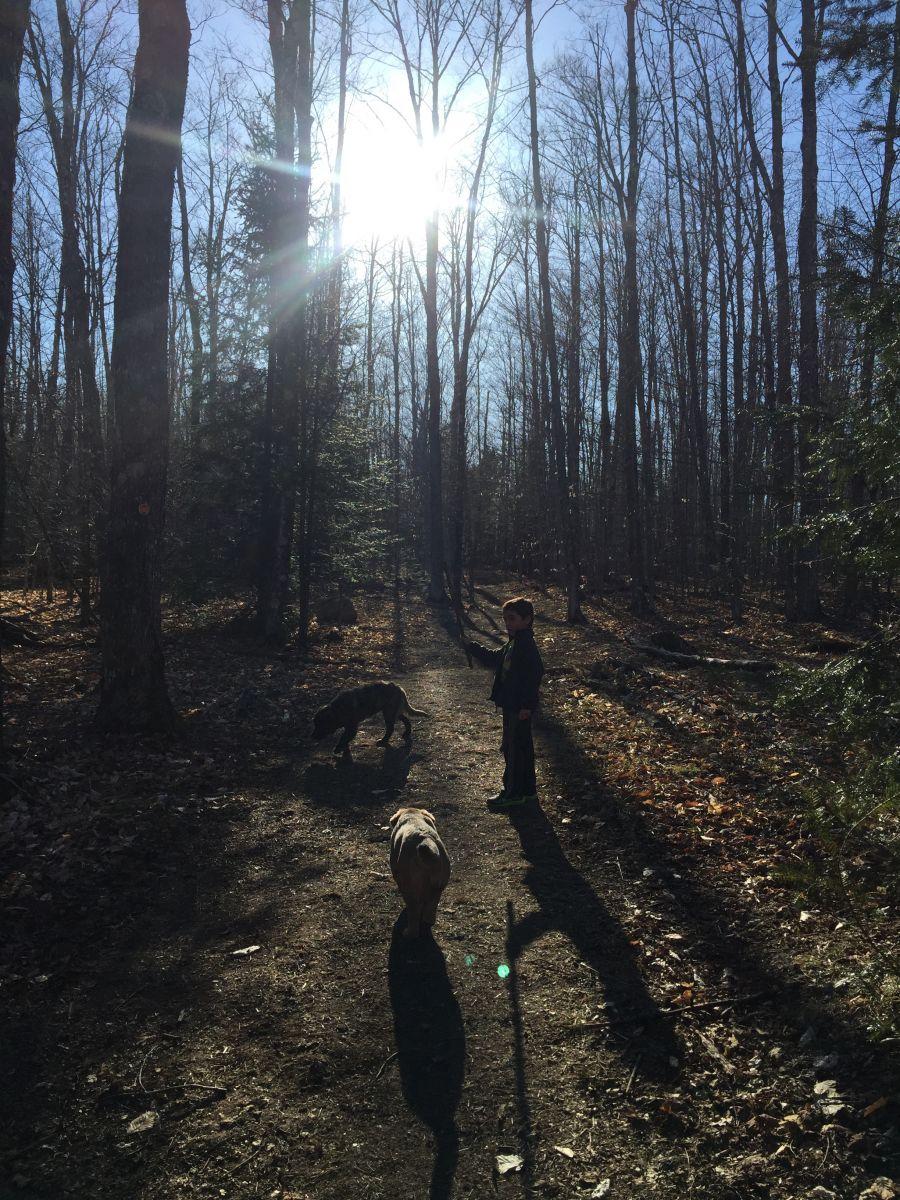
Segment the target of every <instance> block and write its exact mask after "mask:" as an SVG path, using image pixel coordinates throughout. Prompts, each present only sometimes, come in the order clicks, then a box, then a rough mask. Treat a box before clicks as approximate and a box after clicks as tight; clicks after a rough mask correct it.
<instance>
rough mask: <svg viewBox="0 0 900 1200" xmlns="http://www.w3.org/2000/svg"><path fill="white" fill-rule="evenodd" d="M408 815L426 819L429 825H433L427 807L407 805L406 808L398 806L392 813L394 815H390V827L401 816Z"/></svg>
mask: <svg viewBox="0 0 900 1200" xmlns="http://www.w3.org/2000/svg"><path fill="white" fill-rule="evenodd" d="M408 816H415V817H417V818H418V819H419V820H424V821H427V822H428V824H429V825H434V823H435V821H434V817H433V816H432V814H431V813H430V812H429V811H428V809H427V808H416V807H414V806H409V807H407V808H398V809H397V811H396V812H395V813H394V815H393V816H392V817H391V819H390V821H389V822H388V823H389V825H390V827H391V829H393V828H394V826H395V825H396V824H397V822H398V821H399V820H400V818H401V817H408Z"/></svg>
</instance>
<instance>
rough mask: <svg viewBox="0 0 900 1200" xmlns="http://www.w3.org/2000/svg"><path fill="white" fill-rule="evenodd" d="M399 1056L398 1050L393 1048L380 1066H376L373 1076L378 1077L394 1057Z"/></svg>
mask: <svg viewBox="0 0 900 1200" xmlns="http://www.w3.org/2000/svg"><path fill="white" fill-rule="evenodd" d="M399 1057H400V1051H399V1050H395V1051H394V1053H393V1054H389V1055H388V1056H387V1058H386V1059H385V1060H384V1062H383V1063H382V1064H381V1066H380V1067H379V1068H378V1071H377V1073H376V1075H375V1078H376V1079H380V1078H381V1076H382V1075H383V1074H384V1071H385V1069H386V1068H387V1067H389V1066H390V1065H391V1063H392V1062H393V1061H394V1059H395V1058H399Z"/></svg>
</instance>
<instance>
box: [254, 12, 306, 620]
mask: <svg viewBox="0 0 900 1200" xmlns="http://www.w3.org/2000/svg"><path fill="white" fill-rule="evenodd" d="M268 19H269V46H270V50H271V55H272V68H273V72H274V77H275V110H274V118H275V159H276V162H277V164H278V167H277V169H276V170H275V171H274V174H273V180H272V185H273V191H274V197H273V210H274V212H273V217H272V227H271V230H270V248H269V254H270V260H269V261H270V269H269V278H268V289H269V296H268V302H269V328H270V339H271V347H270V355H269V370H270V374H271V379H270V381H269V388H270V405H269V416H270V420H269V428H268V429H267V430H266V441H267V447H268V454H267V456H266V464H265V468H264V477H263V503H262V511H261V516H260V547H259V571H258V581H257V598H256V616H257V628H258V631H259V633H260V635H261V636H262V637H263V638H264V639H265V640H266V641H269V642H273V643H278V642H282V641H283V640H284V637H285V628H284V615H285V610H286V608H287V602H288V591H289V571H288V567H289V564H290V556H291V547H292V542H293V529H294V510H295V503H296V488H297V438H298V426H299V402H298V382H299V352H300V337H299V330H298V323H299V322H298V317H299V313H300V310H301V307H302V306H303V305H304V304H305V298H304V295H303V287H302V284H301V281H300V279H299V278H298V275H299V267H300V266H302V265H304V264H298V259H297V250H296V247H297V243H298V240H299V236H300V231H299V229H298V211H299V196H298V186H299V175H298V173H297V172H295V166H296V164H295V148H296V124H295V118H296V103H297V89H298V83H299V72H300V38H301V28H302V27H305V30H306V39H307V44H308V41H309V20H310V14H309V3H308V0H293V2H292V3H291V5H290V7H289V12H288V15H287V17H285V16H284V13H283V11H282V6H281V4H280V3H278V2H277V0H269V4H268ZM307 185H308V180H307Z"/></svg>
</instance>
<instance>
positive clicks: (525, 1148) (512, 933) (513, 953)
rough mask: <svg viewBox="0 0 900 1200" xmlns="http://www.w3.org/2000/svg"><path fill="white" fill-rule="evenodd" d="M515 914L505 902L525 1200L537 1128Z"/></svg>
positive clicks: (531, 1179) (529, 1187) (530, 1193)
mask: <svg viewBox="0 0 900 1200" xmlns="http://www.w3.org/2000/svg"><path fill="white" fill-rule="evenodd" d="M516 930H517V924H516V913H515V909H514V908H513V904H512V901H511V900H507V902H506V957H507V961H508V963H509V976H508V978H507V984H506V986H507V991H508V993H509V1007H510V1010H511V1020H512V1031H513V1071H514V1073H515V1080H516V1103H517V1104H518V1106H519V1125H518V1129H517V1132H518V1135H519V1147H520V1149H521V1151H522V1190H523V1192H524V1193H525V1197H526V1200H531V1197H532V1196H533V1195H534V1136H535V1134H534V1126H533V1124H532V1120H531V1102H530V1101H529V1099H528V1071H527V1068H526V1064H525V1026H524V1022H523V1021H522V1002H521V999H520V996H519V965H518V958H519V954H520V953H521V947H520V946H519V942H518V935H517V932H516Z"/></svg>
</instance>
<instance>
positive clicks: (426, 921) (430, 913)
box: [422, 892, 441, 928]
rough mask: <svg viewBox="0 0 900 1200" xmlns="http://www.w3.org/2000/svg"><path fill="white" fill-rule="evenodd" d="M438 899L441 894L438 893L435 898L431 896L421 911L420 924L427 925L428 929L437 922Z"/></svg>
mask: <svg viewBox="0 0 900 1200" xmlns="http://www.w3.org/2000/svg"><path fill="white" fill-rule="evenodd" d="M440 898H441V893H440V892H438V893H437V895H436V896H432V897H431V899H429V900H427V901H426V903H425V907H424V908H423V909H422V924H423V925H427V926H428V927H429V928H431V926H432V925H433V924H434V923H435V921H436V920H437V908H438V901H439V900H440Z"/></svg>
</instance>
